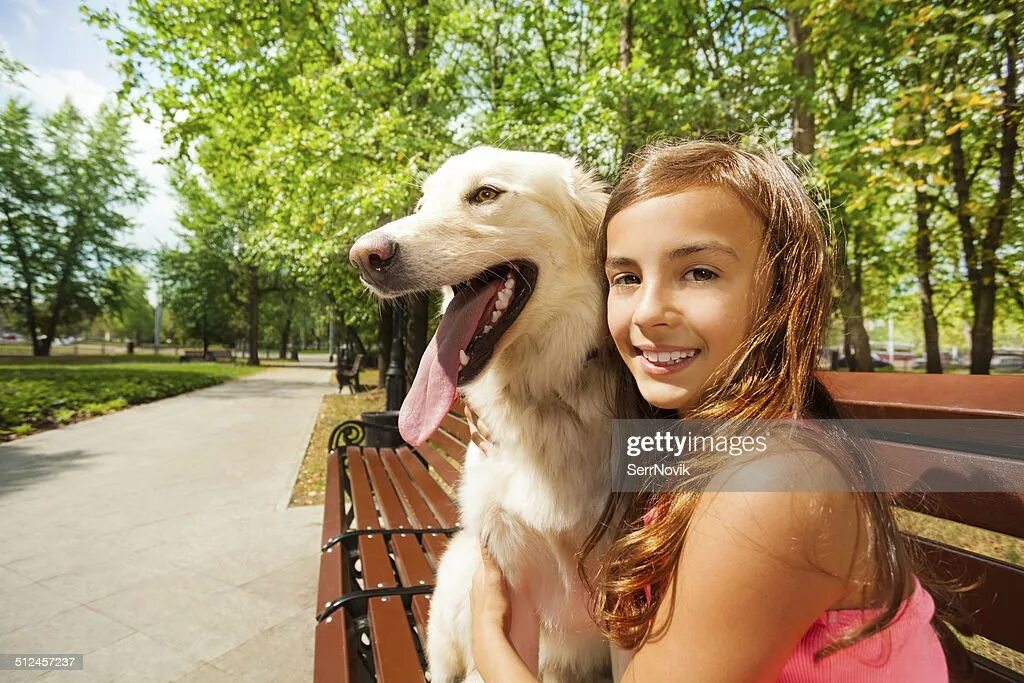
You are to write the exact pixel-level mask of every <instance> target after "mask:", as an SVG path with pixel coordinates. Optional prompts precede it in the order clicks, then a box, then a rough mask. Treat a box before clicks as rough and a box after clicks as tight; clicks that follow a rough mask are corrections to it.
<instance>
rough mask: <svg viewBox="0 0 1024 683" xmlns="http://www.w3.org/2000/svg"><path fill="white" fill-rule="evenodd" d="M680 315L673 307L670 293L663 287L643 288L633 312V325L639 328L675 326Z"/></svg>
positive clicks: (673, 303)
mask: <svg viewBox="0 0 1024 683" xmlns="http://www.w3.org/2000/svg"><path fill="white" fill-rule="evenodd" d="M680 317H681V314H680V312H679V310H678V308H676V306H675V302H674V301H673V297H672V294H671V292H669V291H667V289H666V288H665V287H658V286H656V285H655V286H645V287H643V288H642V289H641V291H640V297H639V298H638V299H637V306H636V309H634V311H633V323H634V324H636V325H638V326H639V327H654V326H657V325H664V326H667V327H672V326H675V325H677V324H678V323H679V319H680Z"/></svg>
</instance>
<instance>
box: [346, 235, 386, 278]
mask: <svg viewBox="0 0 1024 683" xmlns="http://www.w3.org/2000/svg"><path fill="white" fill-rule="evenodd" d="M397 252H398V243H397V242H395V241H394V240H393V239H391V237H390V236H389V235H387V234H384V233H379V234H378V233H377V231H374V232H371V233H369V234H367V235H363V236H362V237H360V238H359V239H358V240H356V243H355V244H353V245H352V249H351V250H350V251H349V252H348V259H349V261H350V262H351V263H352V265H354V266H355V267H356V268H358V269H359V271H360V272H361V273H362V274H363V276H364V277H367V278H368V279H371V280H372V279H375V278H374V275H375V274H379V273H382V272H384V270H385V269H386V268H387V267H388V264H390V263H392V262H393V261H394V258H395V254H396V253H397Z"/></svg>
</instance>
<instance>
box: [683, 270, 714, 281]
mask: <svg viewBox="0 0 1024 683" xmlns="http://www.w3.org/2000/svg"><path fill="white" fill-rule="evenodd" d="M691 275H692V276H693V277H690V276H691ZM716 277H718V273H716V272H714V271H712V270H708V269H707V268H694V269H692V270H689V271H687V273H686V275H684V276H683V279H685V280H694V281H696V282H707V281H708V280H714V279H715V278H716Z"/></svg>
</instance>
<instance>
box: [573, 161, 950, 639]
mask: <svg viewBox="0 0 1024 683" xmlns="http://www.w3.org/2000/svg"><path fill="white" fill-rule="evenodd" d="M709 186H710V187H721V188H725V189H727V190H729V191H730V192H732V193H733V194H735V196H736V197H737V198H738V199H740V200H741V201H742V202H743V203H744V204H745V205H746V206H747V208H748V209H750V210H751V211H753V212H754V214H755V215H756V216H758V217H759V218H760V219H761V221H762V224H763V226H764V239H763V247H762V253H761V261H760V267H761V269H762V271H761V272H762V273H764V274H766V278H768V279H767V280H766V282H768V283H769V290H768V292H769V293H768V296H767V298H766V304H765V305H764V306H763V307H762V308H761V310H758V311H756V312H755V316H754V320H753V323H752V327H751V332H750V334H749V336H748V338H747V340H746V341H745V342H744V343H743V344H740V345H739V347H738V348H737V349H736V350H735V351H734V352H733V354H732V355H731V356H730V357H729V358H728V359H726V361H725V362H724V363H723V364H722V366H721V368H720V369H719V372H718V373H716V375H714V376H713V377H712V378H711V380H710V382H709V386H708V387H706V388H705V390H704V392H703V394H702V395H701V396H700V397H699V399H698V402H697V404H696V406H695V407H694V408H693V409H692V410H691V411H688V412H687V415H686V418H687V419H688V420H690V419H693V420H726V419H728V420H748V419H750V420H753V419H788V418H801V417H811V418H838V417H842V415H841V414H840V412H839V410H838V408H837V406H836V404H835V402H834V401H833V400H832V397H831V396H830V395H829V393H828V391H827V390H826V389H825V387H824V386H823V385H822V384H821V383H820V382H819V381H818V380H817V378H816V376H815V369H816V365H817V359H818V356H819V353H820V351H821V348H822V346H823V343H824V341H825V334H826V331H827V326H828V321H829V316H830V311H831V304H832V296H833V293H832V282H833V280H832V273H833V265H832V258H831V252H830V244H831V243H832V241H831V240H830V239H829V237H830V235H828V234H826V230H827V229H829V227H830V224H829V221H827V220H825V221H823V220H821V218H820V217H819V214H818V211H817V210H816V208H815V205H814V203H813V202H812V200H811V198H810V197H809V195H808V193H807V191H806V190H805V189H804V187H803V185H802V184H801V181H800V179H799V178H798V177H797V175H796V174H795V173H794V172H793V171H792V170H790V168H789V167H788V166H787V165H786V163H785V162H784V161H783V160H782V159H780V158H779V157H778V156H776V155H775V154H773V153H771V152H764V151H762V152H750V151H745V150H742V149H739V148H737V147H734V146H731V145H727V144H724V143H720V142H713V141H687V142H673V141H663V142H659V143H655V144H652V145H649V146H647V147H645V148H644V149H642V150H640V151H639V152H637V153H636V154H635V155H634V156H633V157H632V158H631V159H630V160H629V162H628V163H627V166H626V168H625V170H624V171H623V173H622V174H621V176H620V179H619V182H618V184H617V185H616V186H615V189H614V190H613V191H612V193H611V196H610V198H609V202H608V208H607V211H606V213H605V216H604V220H603V221H602V224H601V233H600V246H599V253H600V259H599V264H603V263H604V260H605V258H606V257H607V235H608V223H609V222H610V221H611V220H612V218H614V217H615V215H616V214H618V213H619V212H620V211H623V210H624V209H626V208H627V207H630V206H632V205H634V204H636V203H638V202H641V201H644V200H646V199H651V198H654V197H661V196H666V195H671V194H676V193H678V192H682V191H685V190H687V189H691V188H695V187H709ZM602 280H603V281H604V283H605V295H606V296H607V294H608V283H607V280H606V279H604V278H603V277H602ZM602 353H603V354H604V355H605V356H606V359H605V360H606V361H608V362H612V363H614V365H615V366H616V367H617V368H618V370H617V372H618V377H617V382H616V383H615V384H616V388H615V393H614V395H613V396H609V400H610V401H611V402H612V405H613V412H612V414H613V416H614V417H616V418H663V419H675V418H678V412H677V411H673V410H664V409H659V408H655V407H653V406H651V405H650V404H648V403H647V401H645V400H644V398H643V396H642V395H641V394H640V392H639V389H638V388H637V385H636V381H635V379H634V378H633V376H632V375H631V373H630V372H629V369H628V368H627V367H626V365H625V363H623V362H622V361H621V359H620V358H619V357H618V352H617V350H616V349H615V346H614V343H613V342H612V341H611V339H610V337H609V338H607V340H606V343H605V345H604V346H603V348H602ZM615 361H618V362H615ZM833 457H834V459H836V460H840V461H841V460H842V459H843V458H844V457H847V459H848V460H850V462H837V465H839V466H840V469H841V471H843V472H844V474H851V475H855V474H857V473H858V472H861V471H862V470H860V469H858V463H855V462H852V460H853V456H851V455H850V454H849V453H847V454H846V455H845V456H844V455H835V456H833ZM865 490H867V489H865ZM698 495H699V494H697V493H693V492H675V493H670V494H657V495H655V494H646V493H640V494H621V493H618V494H616V493H613V494H612V495H611V496H610V497H609V500H608V503H607V505H606V506H605V509H604V512H603V514H602V516H601V519H600V521H599V523H598V524H597V525H596V526H595V527H594V529H593V531H592V532H591V533H590V535H589V537H588V538H587V540H586V542H585V544H584V546H583V549H582V550H581V551H580V553H579V555H578V560H579V567H578V568H579V573H580V577H581V579H582V580H583V582H584V584H585V585H586V586H587V587H588V589H589V592H590V595H591V610H592V613H593V617H594V619H595V621H596V623H597V625H598V626H599V628H601V630H602V632H603V633H604V635H605V636H606V637H607V638H609V639H610V640H611V641H612V642H614V643H615V644H616V645H618V646H619V647H621V648H624V649H632V648H635V647H637V646H639V645H640V644H641V643H642V642H643V641H644V640H645V639H646V638H648V637H649V635H651V634H650V628H651V624H652V622H653V617H654V614H655V612H656V611H657V608H658V605H659V602H660V600H661V599H662V598H663V597H664V596H665V595H666V587H667V585H668V583H669V582H670V581H671V579H672V577H673V576H674V575H675V570H676V563H677V562H678V561H679V557H680V553H681V550H682V546H683V541H684V539H685V536H686V530H687V526H688V524H689V521H690V518H691V516H692V514H693V511H694V508H695V507H696V505H697V502H698ZM855 495H856V496H857V504H858V506H859V508H860V509H861V513H862V514H863V515H866V518H867V529H868V530H869V538H868V539H867V540H868V544H869V548H871V549H872V553H873V556H874V559H875V566H874V576H873V577H872V578H873V582H874V583H875V585H877V586H879V587H880V595H882V596H884V597H883V600H882V605H881V607H882V611H881V612H880V613H879V615H878V616H877V617H875V618H873V619H871V620H869V621H867V622H866V623H864V624H863V626H862V627H860V628H858V629H856V630H855V631H853V632H851V633H849V634H847V635H846V636H845V637H844V638H842V639H841V640H839V641H837V642H835V643H832V644H831V645H829V646H828V647H826V648H824V649H823V650H822V651H820V652H819V653H818V656H819V657H823V656H827V655H829V654H831V653H833V652H835V651H837V650H839V649H842V648H844V647H848V646H849V645H852V644H853V643H855V642H857V641H859V640H861V639H863V638H866V637H868V636H870V635H871V634H874V633H877V632H879V631H881V630H882V629H884V628H885V627H886V626H888V625H889V624H890V623H891V622H892V621H893V619H894V618H895V617H896V616H897V614H898V612H899V608H900V603H901V602H902V598H903V593H904V587H905V586H906V585H907V582H908V580H909V578H910V577H909V574H910V573H911V571H912V564H913V563H912V558H911V557H910V553H909V552H908V550H907V548H906V544H905V543H904V542H903V540H902V536H901V535H900V533H899V529H898V527H897V525H896V522H895V519H894V517H893V514H892V510H891V500H890V497H889V496H888V495H886V494H882V493H872V492H867V493H857V494H855ZM652 508H653V509H655V513H654V519H655V520H656V521H654V522H653V523H651V524H649V525H646V526H645V525H644V523H643V520H642V517H643V514H644V512H645V511H647V510H649V509H652ZM609 532H611V533H612V534H613V535H612V540H611V546H610V548H609V550H608V551H607V553H606V554H605V555H604V556H603V557H602V558H601V559H600V562H599V563H598V570H597V574H596V576H593V577H592V575H591V574H590V572H588V571H587V567H585V563H586V560H587V556H588V555H590V554H591V552H593V551H594V549H595V548H597V547H598V545H599V544H600V543H601V540H602V538H603V537H604V536H605V535H606V534H608V533H609ZM587 566H589V565H587ZM917 573H918V574H919V575H921V579H922V582H925V583H928V585H929V589H930V590H931V592H933V593H934V592H940V593H941V592H942V591H941V590H940V589H939V587H938V586H937V585H935V586H934V588H933V585H934V584H935V582H934V581H929V580H928V577H927V574H926V573H925V572H921V571H919V572H917ZM591 579H592V580H591ZM644 586H650V587H651V590H652V596H653V598H652V600H650V601H648V600H647V599H646V597H645V595H644ZM937 602H938V601H937ZM936 622H937V620H936ZM943 635H944V636H946V635H948V634H947V633H944V634H943ZM943 640H944V641H945V640H946V638H945V637H944V638H943Z"/></svg>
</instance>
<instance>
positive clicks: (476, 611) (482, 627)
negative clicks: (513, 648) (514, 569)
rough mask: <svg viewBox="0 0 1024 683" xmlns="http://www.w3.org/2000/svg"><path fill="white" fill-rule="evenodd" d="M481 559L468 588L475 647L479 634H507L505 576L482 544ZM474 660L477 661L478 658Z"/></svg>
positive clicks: (502, 635) (507, 607)
mask: <svg viewBox="0 0 1024 683" xmlns="http://www.w3.org/2000/svg"><path fill="white" fill-rule="evenodd" d="M480 559H481V563H480V567H479V568H478V569H477V570H476V574H474V575H473V586H472V588H471V589H470V592H469V610H470V613H471V614H472V615H473V646H474V649H475V648H476V641H477V636H478V635H481V636H486V637H488V638H489V637H491V636H494V635H496V634H500V635H501V637H502V638H507V637H508V617H509V601H508V585H507V584H506V582H505V576H504V575H503V574H502V573H501V568H500V567H499V566H498V563H497V562H495V561H494V558H493V557H491V554H490V553H489V552H488V551H487V547H486V546H484V545H483V544H481V545H480ZM476 660H477V661H480V658H479V657H477V658H476Z"/></svg>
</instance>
